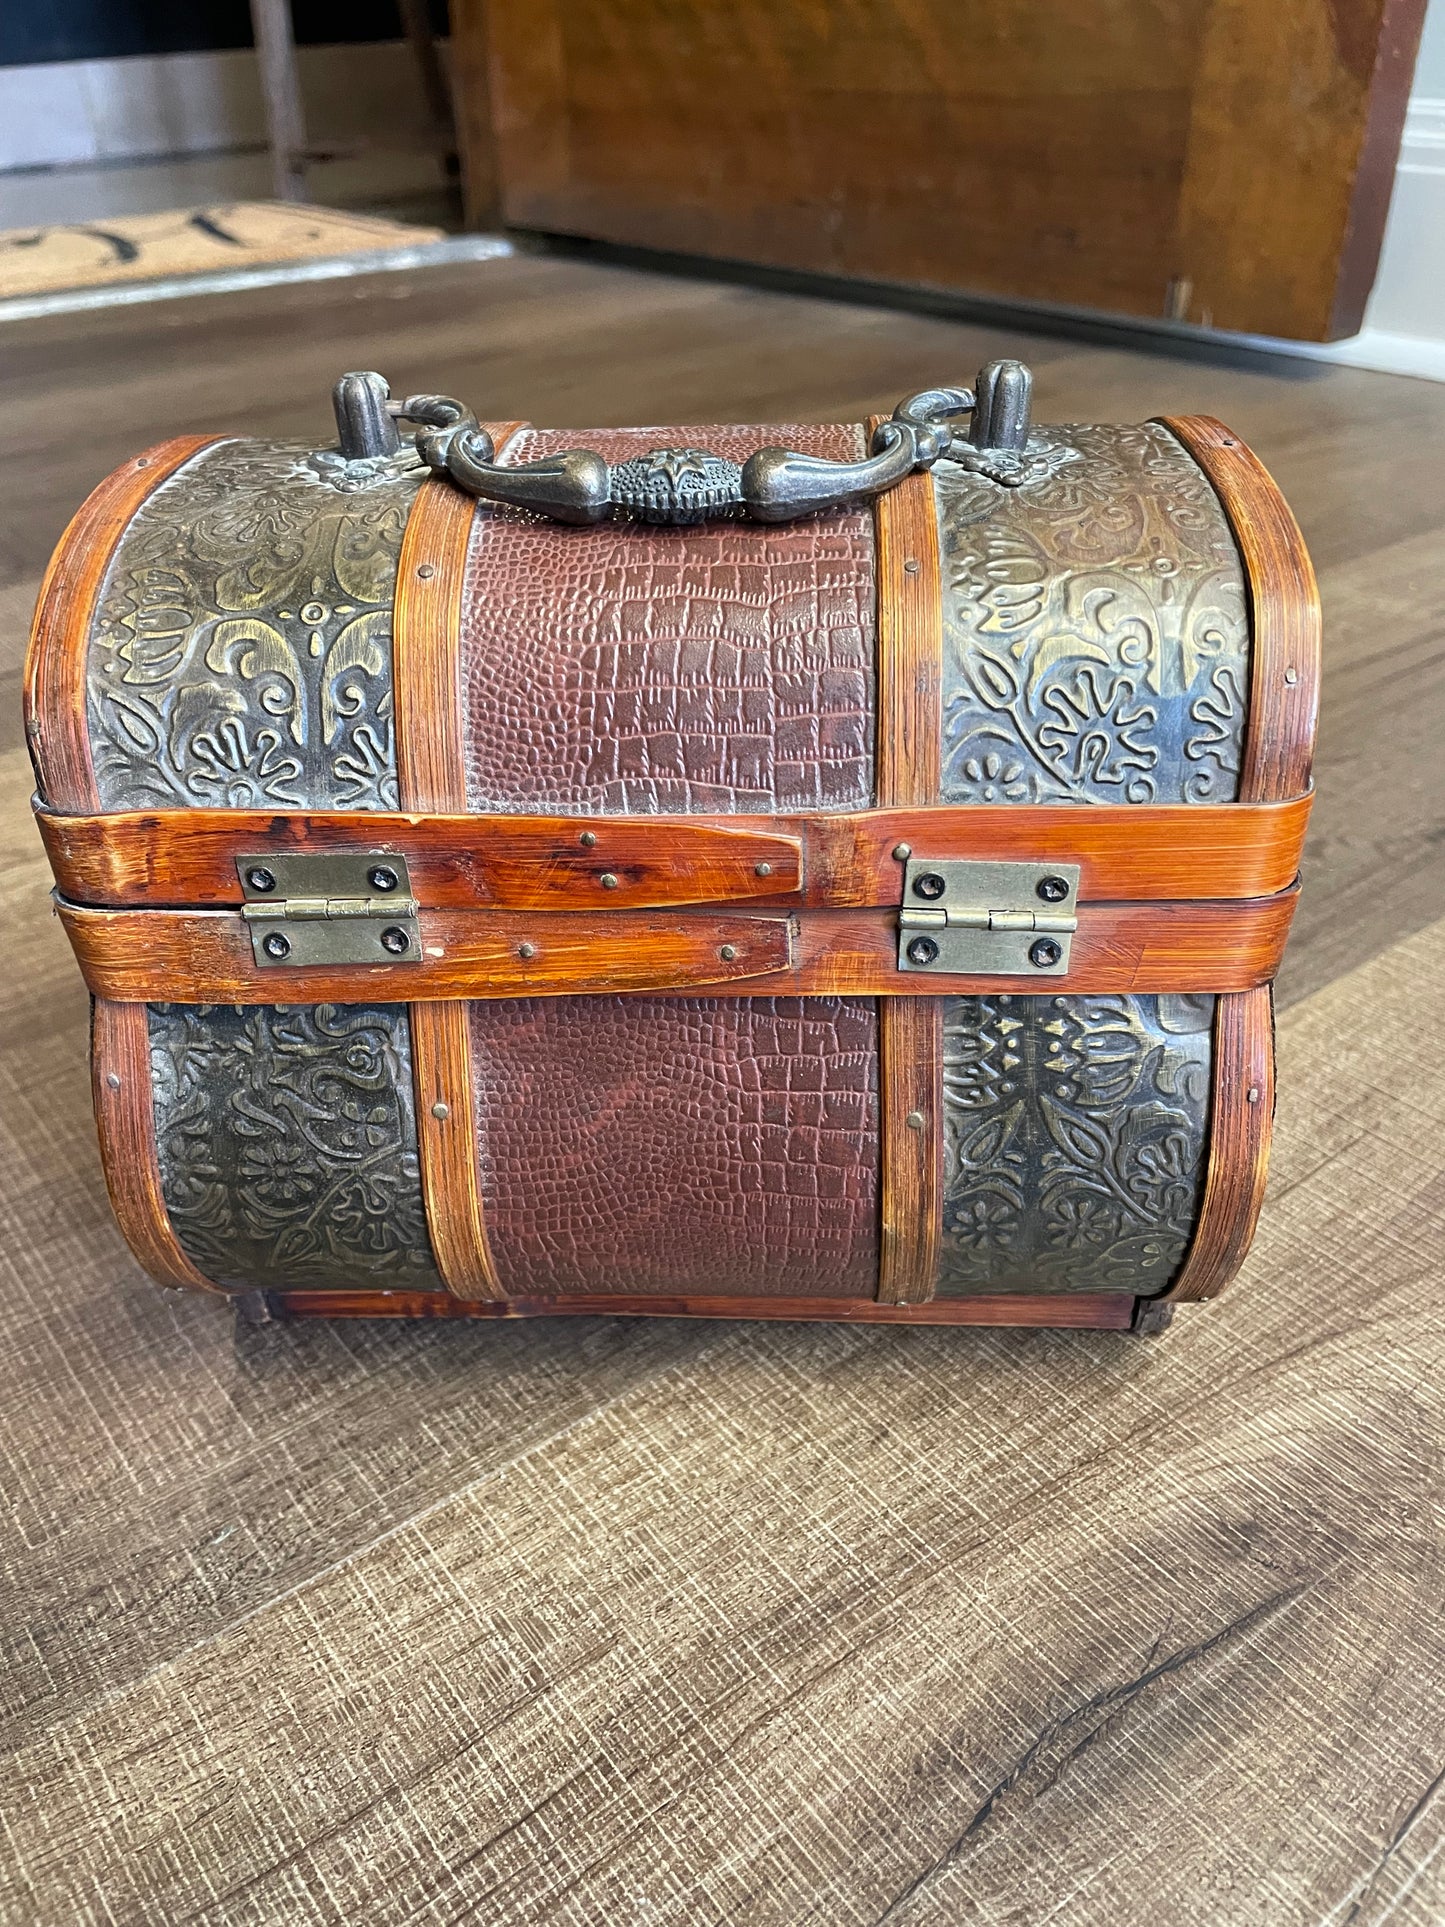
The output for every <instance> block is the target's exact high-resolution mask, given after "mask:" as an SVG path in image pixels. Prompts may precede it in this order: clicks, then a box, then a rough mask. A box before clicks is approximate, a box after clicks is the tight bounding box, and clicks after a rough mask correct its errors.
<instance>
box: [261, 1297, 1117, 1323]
mask: <svg viewBox="0 0 1445 1927" xmlns="http://www.w3.org/2000/svg"><path fill="white" fill-rule="evenodd" d="M265 1303H266V1306H267V1309H268V1310H270V1309H271V1308H273V1307H274V1309H275V1311H277V1312H279V1313H280V1314H281V1315H282V1316H283V1317H290V1318H564V1317H573V1318H598V1317H603V1318H607V1317H612V1318H780V1319H802V1320H814V1319H826V1320H827V1321H828V1322H829V1323H831V1324H844V1325H995V1326H999V1325H1026V1326H1033V1327H1043V1326H1053V1327H1056V1328H1062V1329H1064V1330H1072V1331H1128V1330H1129V1328H1130V1326H1131V1325H1132V1324H1133V1322H1134V1312H1135V1299H1134V1296H1133V1294H1132V1293H1131V1292H1127V1291H1058V1292H1047V1293H1045V1292H994V1293H992V1294H990V1295H988V1296H983V1297H978V1298H935V1299H933V1300H932V1301H931V1302H930V1303H928V1304H926V1305H887V1304H880V1303H879V1301H878V1300H877V1299H876V1298H763V1297H757V1298H665V1297H662V1296H661V1295H658V1296H654V1295H653V1294H651V1293H642V1292H629V1293H627V1294H626V1295H625V1296H623V1295H622V1294H621V1293H617V1294H614V1293H612V1292H590V1293H588V1294H587V1295H586V1296H583V1295H581V1294H578V1295H577V1296H576V1297H569V1298H509V1299H507V1300H506V1301H505V1302H500V1301H497V1300H491V1301H488V1300H486V1299H479V1298H474V1299H471V1300H467V1299H464V1298H453V1297H451V1296H450V1295H449V1294H448V1293H447V1292H444V1291H268V1292H267V1293H266V1294H265Z"/></svg>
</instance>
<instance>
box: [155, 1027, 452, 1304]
mask: <svg viewBox="0 0 1445 1927" xmlns="http://www.w3.org/2000/svg"><path fill="white" fill-rule="evenodd" d="M149 1022H150V1047H151V1084H152V1089H153V1095H154V1104H155V1120H156V1143H157V1148H158V1151H159V1157H160V1171H161V1188H162V1191H163V1193H164V1196H165V1201H166V1209H167V1211H168V1212H169V1214H170V1219H171V1223H172V1225H173V1226H174V1227H175V1232H176V1236H177V1237H178V1238H179V1239H180V1242H181V1245H182V1247H183V1248H184V1250H185V1252H186V1254H187V1256H188V1257H189V1258H190V1259H191V1260H192V1262H193V1263H194V1264H195V1265H196V1266H197V1267H198V1268H199V1269H200V1270H201V1271H202V1272H204V1273H205V1275H206V1276H207V1277H209V1278H212V1279H214V1280H215V1281H216V1282H217V1283H218V1284H223V1285H226V1286H228V1287H232V1288H235V1287H246V1288H250V1289H259V1290H267V1289H277V1290H280V1289H286V1288H288V1287H289V1288H298V1289H299V1288H303V1287H310V1288H313V1289H314V1288H322V1287H336V1288H343V1287H346V1286H351V1285H355V1286H366V1285H370V1286H373V1287H385V1288H389V1289H397V1290H403V1289H411V1288H416V1289H423V1290H438V1289H440V1281H439V1279H438V1277H437V1274H436V1270H435V1267H434V1265H433V1262H432V1257H431V1245H430V1241H429V1239H428V1236H427V1227H426V1218H425V1213H424V1210H423V1206H422V1194H421V1176H420V1167H419V1159H418V1152H417V1131H416V1115H415V1110H414V1106H413V1101H412V1073H411V1036H410V1029H409V1026H408V1021H407V1009H406V1006H405V1005H404V1004H380V1005H366V1004H320V1005H317V1006H316V1007H315V1008H314V1009H305V1008H301V1007H299V1006H291V1007H281V1008H275V1007H272V1006H269V1005H262V1006H257V1007H252V1008H236V1007H235V1006H230V1005H226V1006H219V1005H216V1006H205V1005H197V1006H187V1005H180V1004H153V1005H151V1006H150V1010H149Z"/></svg>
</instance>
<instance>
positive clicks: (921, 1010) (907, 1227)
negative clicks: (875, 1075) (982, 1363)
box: [878, 997, 943, 1305]
mask: <svg viewBox="0 0 1445 1927" xmlns="http://www.w3.org/2000/svg"><path fill="white" fill-rule="evenodd" d="M878 1060H879V1064H878V1071H879V1084H880V1100H881V1103H880V1116H881V1119H882V1126H883V1130H882V1139H883V1142H882V1153H883V1170H882V1180H883V1181H882V1184H881V1186H880V1187H879V1188H880V1193H881V1219H882V1222H881V1226H880V1242H879V1252H878V1257H879V1267H878V1300H879V1303H880V1304H884V1305H922V1304H926V1303H927V1302H928V1301H929V1300H930V1299H931V1298H932V1297H933V1292H934V1286H935V1284H936V1281H937V1277H938V1251H939V1243H940V1240H941V1238H942V1234H943V1154H942V1148H941V1147H942V1136H943V1132H942V1118H943V1006H942V1003H941V1002H940V1000H939V999H938V998H937V997H885V998H883V999H882V1000H881V1002H880V1005H879V1035H878ZM910 1119H913V1120H915V1121H914V1122H913V1123H910V1122H909V1120H910Z"/></svg>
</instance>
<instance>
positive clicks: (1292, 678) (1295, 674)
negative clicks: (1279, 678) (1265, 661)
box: [1284, 669, 1299, 683]
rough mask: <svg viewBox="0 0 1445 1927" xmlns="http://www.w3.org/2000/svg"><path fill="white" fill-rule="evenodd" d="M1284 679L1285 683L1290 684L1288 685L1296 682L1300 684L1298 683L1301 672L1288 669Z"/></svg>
mask: <svg viewBox="0 0 1445 1927" xmlns="http://www.w3.org/2000/svg"><path fill="white" fill-rule="evenodd" d="M1284 679H1285V681H1286V682H1288V683H1296V682H1298V681H1299V671H1298V669H1286V670H1285V672H1284Z"/></svg>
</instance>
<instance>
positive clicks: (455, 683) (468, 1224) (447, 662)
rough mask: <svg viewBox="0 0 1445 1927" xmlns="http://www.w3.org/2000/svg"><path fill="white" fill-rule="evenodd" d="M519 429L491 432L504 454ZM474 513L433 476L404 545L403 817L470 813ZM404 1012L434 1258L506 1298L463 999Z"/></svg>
mask: <svg viewBox="0 0 1445 1927" xmlns="http://www.w3.org/2000/svg"><path fill="white" fill-rule="evenodd" d="M521 425H522V424H521V423H519V422H508V423H493V424H489V425H488V427H489V432H490V433H491V436H492V439H493V442H494V443H495V444H496V446H497V447H498V448H499V449H500V448H502V447H503V446H505V444H506V443H507V442H508V441H510V440H511V438H512V436H513V435H514V434H515V433H516V431H517V429H518V428H519V427H521ZM476 511H477V504H476V502H475V501H474V500H473V499H472V498H471V497H470V496H467V495H464V494H463V493H462V492H461V490H460V489H458V488H456V487H454V486H453V484H452V483H450V482H448V481H444V480H442V479H440V478H431V479H429V480H427V481H425V482H423V483H422V485H421V487H420V489H419V490H418V491H417V497H416V500H415V502H413V504H412V509H411V514H410V515H409V516H408V517H407V523H406V531H405V534H404V535H403V537H402V544H401V554H400V556H399V557H398V559H397V570H396V599H395V605H394V613H393V618H392V702H393V709H394V714H395V718H396V772H397V793H398V798H399V801H400V803H401V806H402V808H403V810H408V811H411V810H441V811H447V812H456V813H465V811H466V807H467V773H466V754H465V747H466V738H465V725H464V722H463V718H462V676H461V637H462V594H463V590H464V588H465V586H466V574H467V556H468V554H469V552H470V548H471V534H472V520H473V517H474V516H475V514H476ZM369 828H370V826H369V825H368V829H369ZM354 833H355V832H354V830H353V834H354ZM471 841H472V834H466V835H464V836H462V837H461V838H459V840H458V842H457V843H456V845H455V847H456V849H457V851H458V852H459V853H460V852H462V851H464V850H465V849H466V848H467V846H468V844H469V843H470V842H471ZM409 1014H410V1021H411V1056H412V1077H413V1081H414V1084H415V1089H416V1115H417V1143H418V1149H419V1153H420V1162H421V1187H422V1199H423V1202H424V1204H425V1207H426V1217H427V1228H428V1231H429V1233H430V1236H431V1247H432V1257H433V1259H434V1261H435V1263H436V1267H437V1271H438V1272H439V1274H440V1276H441V1280H442V1283H443V1284H444V1285H445V1286H446V1288H447V1290H448V1291H449V1292H451V1293H452V1294H453V1296H454V1297H456V1298H458V1299H489V1298H499V1297H500V1296H501V1287H500V1285H499V1284H498V1281H497V1273H496V1267H495V1265H494V1264H493V1262H492V1253H491V1246H490V1245H489V1243H488V1241H487V1230H486V1223H485V1220H484V1217H483V1213H482V1197H481V1166H480V1159H479V1155H478V1146H477V1125H476V1109H475V1105H474V1102H473V1094H472V1077H471V1031H470V1026H469V1024H468V1021H467V1006H466V1004H465V1003H464V1002H462V1001H459V1000H456V999H448V1000H446V1001H444V1002H436V1003H434V1002H430V1001H427V1002H422V1001H416V1002H413V1003H412V1006H411V1010H410V1013H409ZM439 1110H440V1112H441V1115H438V1111H439Z"/></svg>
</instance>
